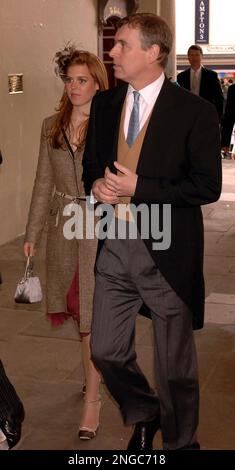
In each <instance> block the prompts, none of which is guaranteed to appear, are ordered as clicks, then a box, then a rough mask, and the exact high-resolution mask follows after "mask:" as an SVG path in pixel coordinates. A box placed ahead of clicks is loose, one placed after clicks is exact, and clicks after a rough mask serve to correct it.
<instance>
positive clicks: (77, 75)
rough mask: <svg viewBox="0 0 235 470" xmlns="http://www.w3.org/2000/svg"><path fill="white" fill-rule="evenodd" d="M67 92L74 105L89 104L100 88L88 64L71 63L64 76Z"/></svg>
mask: <svg viewBox="0 0 235 470" xmlns="http://www.w3.org/2000/svg"><path fill="white" fill-rule="evenodd" d="M63 81H64V83H65V89H66V93H67V95H68V98H69V99H70V101H71V103H72V105H73V106H85V105H87V104H89V103H90V102H91V100H92V98H93V96H94V95H95V93H96V91H97V90H98V89H99V85H98V84H97V83H96V82H95V80H94V78H93V77H92V75H91V73H90V71H89V69H88V67H87V65H71V66H70V67H68V70H67V74H66V75H65V76H64V77H63Z"/></svg>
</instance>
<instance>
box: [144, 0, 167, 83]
mask: <svg viewBox="0 0 235 470" xmlns="http://www.w3.org/2000/svg"><path fill="white" fill-rule="evenodd" d="M138 11H144V12H150V13H155V14H156V15H160V16H162V17H163V18H164V19H165V20H166V22H167V23H168V24H169V26H170V28H171V31H172V33H173V38H174V42H173V47H172V51H171V53H170V55H169V59H168V65H167V68H166V75H167V77H172V79H173V80H175V77H176V52H175V0H140V7H139V10H138Z"/></svg>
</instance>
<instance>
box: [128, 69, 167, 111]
mask: <svg viewBox="0 0 235 470" xmlns="http://www.w3.org/2000/svg"><path fill="white" fill-rule="evenodd" d="M164 80H165V75H164V73H163V72H162V73H161V75H160V77H158V78H157V80H154V82H152V83H150V84H149V85H147V86H146V87H144V88H142V89H141V90H138V91H139V93H140V95H141V97H142V98H143V99H144V101H145V102H146V103H147V104H150V103H151V102H152V100H153V98H154V97H156V95H158V94H159V92H160V90H161V88H162V85H163V82H164ZM133 91H136V90H135V89H134V88H133V86H132V85H130V84H129V85H128V90H127V97H128V96H129V95H130V94H131V93H133Z"/></svg>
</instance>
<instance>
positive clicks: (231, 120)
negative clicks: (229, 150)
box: [221, 83, 235, 147]
mask: <svg viewBox="0 0 235 470" xmlns="http://www.w3.org/2000/svg"><path fill="white" fill-rule="evenodd" d="M234 124H235V83H234V85H230V87H229V89H228V95H227V102H226V107H225V112H224V117H223V121H222V141H221V143H222V147H229V144H230V140H231V134H232V130H233V126H234Z"/></svg>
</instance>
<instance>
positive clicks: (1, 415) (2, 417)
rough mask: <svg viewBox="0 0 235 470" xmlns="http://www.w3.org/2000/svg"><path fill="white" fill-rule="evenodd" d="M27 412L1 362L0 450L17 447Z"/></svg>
mask: <svg viewBox="0 0 235 470" xmlns="http://www.w3.org/2000/svg"><path fill="white" fill-rule="evenodd" d="M24 417H25V411H24V406H23V403H22V401H21V400H20V398H19V396H18V394H17V393H16V390H15V388H14V386H13V385H12V383H11V382H10V380H9V378H8V376H7V374H6V371H5V369H4V366H3V363H2V361H1V360H0V450H8V449H12V448H13V447H15V445H16V444H17V443H18V442H19V440H20V438H21V427H22V422H23V421H24Z"/></svg>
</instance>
